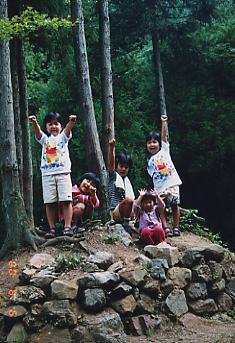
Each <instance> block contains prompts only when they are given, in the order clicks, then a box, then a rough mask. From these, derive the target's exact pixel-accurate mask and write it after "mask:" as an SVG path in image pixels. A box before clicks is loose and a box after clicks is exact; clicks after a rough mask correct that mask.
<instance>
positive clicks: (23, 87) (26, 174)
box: [17, 39, 34, 224]
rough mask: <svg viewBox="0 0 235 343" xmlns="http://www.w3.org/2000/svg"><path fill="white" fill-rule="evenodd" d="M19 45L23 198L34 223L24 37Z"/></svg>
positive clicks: (19, 41) (29, 216)
mask: <svg viewBox="0 0 235 343" xmlns="http://www.w3.org/2000/svg"><path fill="white" fill-rule="evenodd" d="M17 43H18V44H17V45H18V76H19V94H20V122H21V129H22V151H23V198H24V204H25V209H26V213H27V215H28V218H29V220H30V221H31V223H32V224H33V222H34V221H33V166H32V153H31V141H30V130H29V120H28V97H27V84H26V69H25V57H24V44H23V41H22V39H19V40H18V41H17Z"/></svg>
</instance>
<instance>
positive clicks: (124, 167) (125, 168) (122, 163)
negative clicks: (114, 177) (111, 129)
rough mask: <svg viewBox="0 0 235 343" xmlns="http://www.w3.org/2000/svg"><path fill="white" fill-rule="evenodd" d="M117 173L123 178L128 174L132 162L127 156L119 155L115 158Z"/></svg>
mask: <svg viewBox="0 0 235 343" xmlns="http://www.w3.org/2000/svg"><path fill="white" fill-rule="evenodd" d="M116 166H117V173H118V174H119V175H120V176H122V177H124V176H127V174H128V173H129V169H130V168H131V167H132V160H131V158H130V156H129V155H126V154H123V153H121V154H119V155H117V157H116Z"/></svg>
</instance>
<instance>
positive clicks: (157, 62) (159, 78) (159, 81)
mask: <svg viewBox="0 0 235 343" xmlns="http://www.w3.org/2000/svg"><path fill="white" fill-rule="evenodd" d="M152 44H153V63H154V67H155V80H156V86H157V87H156V88H158V90H159V104H160V115H164V114H166V113H167V112H166V99H165V89H164V80H163V74H162V65H161V53H160V46H159V38H158V32H157V30H153V31H152Z"/></svg>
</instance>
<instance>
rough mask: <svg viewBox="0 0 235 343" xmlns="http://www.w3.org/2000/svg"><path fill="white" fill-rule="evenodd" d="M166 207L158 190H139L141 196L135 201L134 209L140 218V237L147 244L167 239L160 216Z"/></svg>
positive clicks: (154, 243) (155, 243)
mask: <svg viewBox="0 0 235 343" xmlns="http://www.w3.org/2000/svg"><path fill="white" fill-rule="evenodd" d="M156 202H157V204H156ZM164 207H165V204H164V201H163V200H162V199H161V198H160V196H159V195H158V194H157V192H156V190H152V191H150V192H147V190H146V189H140V190H139V197H138V198H137V199H136V200H135V202H134V209H135V214H136V217H137V218H138V220H139V235H140V238H141V239H142V240H143V241H144V242H145V243H146V244H151V245H157V244H159V243H161V242H164V241H165V232H164V230H163V228H162V223H161V220H160V216H159V213H160V212H161V211H162V210H163V209H164Z"/></svg>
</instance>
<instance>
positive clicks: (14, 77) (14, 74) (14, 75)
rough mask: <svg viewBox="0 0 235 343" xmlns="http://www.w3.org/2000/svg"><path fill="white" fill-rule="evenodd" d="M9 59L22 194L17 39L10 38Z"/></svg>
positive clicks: (21, 190)
mask: <svg viewBox="0 0 235 343" xmlns="http://www.w3.org/2000/svg"><path fill="white" fill-rule="evenodd" d="M10 54H11V56H10V59H11V83H12V92H13V109H14V127H15V144H16V156H17V164H18V173H19V182H20V192H21V194H22V195H23V153H22V131H21V125H20V96H19V80H18V66H17V59H18V51H17V40H16V39H12V40H11V42H10Z"/></svg>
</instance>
